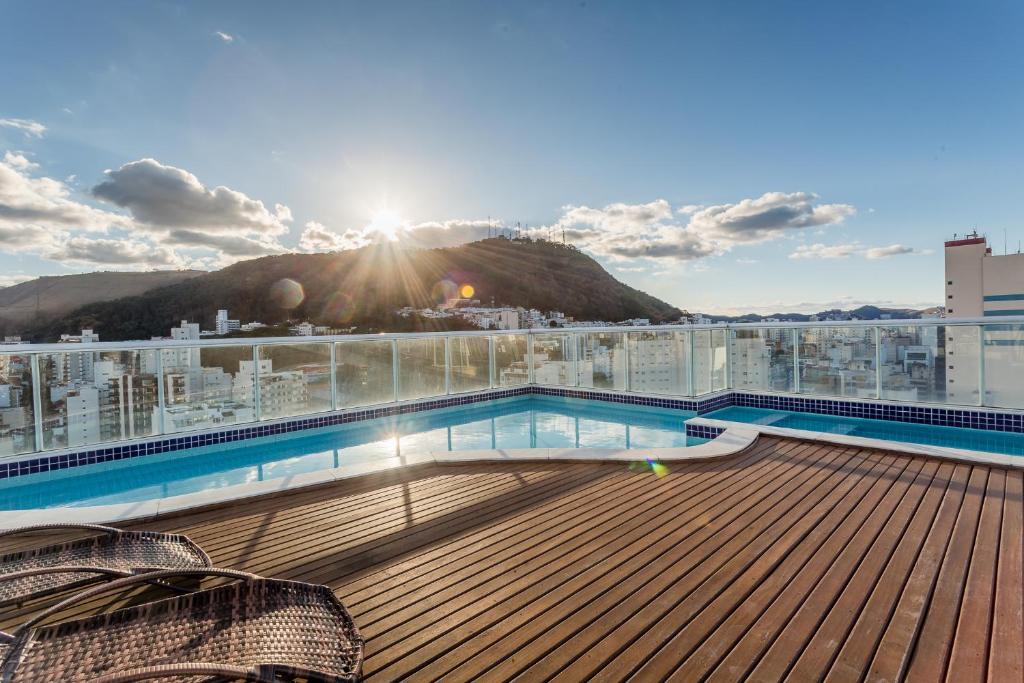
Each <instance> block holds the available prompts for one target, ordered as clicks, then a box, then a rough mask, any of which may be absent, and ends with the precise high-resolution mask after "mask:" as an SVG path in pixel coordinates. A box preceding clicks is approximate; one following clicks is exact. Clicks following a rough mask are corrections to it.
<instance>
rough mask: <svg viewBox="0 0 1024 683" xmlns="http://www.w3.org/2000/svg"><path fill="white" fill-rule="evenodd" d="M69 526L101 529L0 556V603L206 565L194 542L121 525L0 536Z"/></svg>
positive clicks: (89, 526) (26, 529) (42, 527)
mask: <svg viewBox="0 0 1024 683" xmlns="http://www.w3.org/2000/svg"><path fill="white" fill-rule="evenodd" d="M74 529H88V530H92V531H100V532H101V533H100V534H99V535H94V536H89V537H88V538H81V539H76V540H73V541H67V542H64V543H56V544H52V545H46V546H43V547H40V548H33V549H31V550H22V551H20V552H12V553H8V554H6V555H3V556H2V557H0V606H3V605H8V604H11V603H13V602H19V601H22V600H25V599H28V598H36V597H41V596H44V595H48V594H50V593H56V592H59V591H64V590H70V589H74V588H79V587H81V586H84V585H86V584H89V583H93V582H95V581H97V580H100V579H102V578H106V577H110V576H113V577H118V576H127V575H130V574H132V573H135V572H138V571H148V570H151V569H198V568H203V567H209V566H211V562H210V558H209V557H208V556H207V555H206V553H204V552H203V551H202V550H201V549H200V548H199V546H197V545H196V544H195V543H193V542H192V541H191V540H189V539H188V538H187V537H186V536H180V535H177V534H162V533H157V532H152V531H121V530H120V529H115V528H113V527H108V526H99V525H95V524H49V525H40V526H32V527H22V528H20V529H12V530H10V531H4V532H0V537H4V536H11V535H14V534H21V533H29V532H41V531H60V530H74Z"/></svg>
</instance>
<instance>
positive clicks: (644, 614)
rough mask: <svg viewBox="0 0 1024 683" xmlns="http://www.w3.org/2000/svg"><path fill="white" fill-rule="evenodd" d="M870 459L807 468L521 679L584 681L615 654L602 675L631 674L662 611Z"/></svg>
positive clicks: (852, 454) (840, 456)
mask: <svg viewBox="0 0 1024 683" xmlns="http://www.w3.org/2000/svg"><path fill="white" fill-rule="evenodd" d="M869 457H871V456H870V455H866V454H863V453H860V452H857V451H854V450H850V449H847V450H843V451H835V454H834V455H833V459H834V460H835V463H834V466H829V467H821V468H808V470H809V473H810V475H811V476H810V477H809V478H806V479H804V478H800V479H797V480H796V481H794V482H793V485H792V486H790V487H789V488H787V489H785V490H784V491H783V492H782V496H783V497H782V499H781V500H780V501H778V502H773V503H772V504H771V506H770V507H769V508H768V509H767V510H760V511H758V514H757V515H756V517H755V518H754V519H748V520H746V521H745V522H744V523H743V524H742V525H738V526H739V528H730V531H731V532H732V533H733V534H734V535H732V536H731V537H728V538H724V539H723V538H721V537H716V538H714V539H713V540H712V541H711V542H710V543H708V544H707V547H706V549H702V550H705V552H703V553H701V554H698V555H697V556H695V557H692V558H690V559H689V561H688V562H686V564H685V565H682V566H679V565H676V566H675V567H674V568H673V570H671V571H665V572H662V573H661V574H660V575H659V576H658V577H655V578H653V579H652V580H651V581H649V582H647V583H646V584H644V585H643V587H641V588H640V589H639V590H637V591H636V593H635V594H634V596H633V597H632V599H630V600H628V601H626V602H624V603H622V604H620V605H619V606H618V607H617V608H616V609H615V610H613V611H612V613H611V614H612V615H613V616H612V617H611V618H607V617H606V620H605V621H604V622H603V623H600V624H598V626H599V627H600V628H599V629H594V628H591V629H590V633H589V634H588V637H587V638H580V637H578V636H577V637H573V638H572V639H570V640H569V641H567V643H566V644H565V646H563V647H561V648H559V649H558V650H557V651H555V652H552V653H550V654H549V655H547V656H546V657H545V659H544V660H542V661H540V662H538V663H537V664H535V665H534V666H532V667H531V668H530V669H528V670H527V671H526V672H524V674H523V677H524V678H530V677H533V676H537V675H539V674H541V673H543V674H545V675H547V674H557V678H558V679H561V680H584V679H589V678H590V677H591V676H594V675H595V674H596V673H597V672H598V671H599V670H600V669H601V668H602V667H604V666H605V665H606V664H608V663H609V661H608V660H609V659H610V658H611V657H612V656H616V655H617V658H616V659H615V660H614V666H613V669H612V670H611V671H605V672H602V675H603V676H605V677H608V676H614V675H615V673H616V672H617V671H626V672H628V671H630V670H631V669H632V667H633V665H634V664H636V662H635V661H634V659H633V657H640V656H641V655H642V653H641V651H640V650H639V649H635V650H626V647H627V646H628V644H629V643H632V642H633V641H635V640H636V639H637V638H639V637H641V636H643V635H644V632H645V631H646V630H647V629H648V628H650V627H651V626H652V625H653V624H654V623H655V622H656V621H657V619H658V618H660V616H661V611H662V608H663V607H665V606H666V605H667V606H671V605H673V604H674V603H675V602H676V601H677V600H679V599H681V597H683V596H685V595H687V594H689V593H690V592H691V591H693V590H695V589H696V588H697V587H698V586H700V585H701V584H703V583H704V582H705V581H707V580H708V579H709V578H711V577H712V576H715V575H716V573H719V572H720V570H722V568H723V567H726V568H728V567H729V563H730V562H732V563H734V564H739V563H742V562H745V561H746V559H747V558H748V557H750V556H751V555H752V554H753V553H754V552H756V549H757V548H761V547H763V546H765V545H768V544H770V543H772V542H773V541H774V540H775V539H776V538H777V537H778V536H779V535H781V533H782V531H783V530H784V529H783V528H780V525H779V524H777V522H779V520H781V519H784V518H792V519H796V518H799V517H800V516H801V515H802V514H803V513H805V512H807V511H808V510H810V509H811V507H813V505H814V504H816V503H817V502H818V500H820V499H821V498H823V497H825V496H826V495H828V494H829V493H831V491H832V490H833V488H834V487H835V486H836V485H838V484H839V483H840V482H841V481H843V480H845V479H846V478H847V475H848V474H849V473H851V472H853V471H855V470H856V468H857V467H858V466H860V465H861V464H862V463H863V462H865V460H867V459H868V458H869ZM722 536H724V535H722ZM722 540H725V542H724V543H722V542H721V541H722ZM716 543H717V544H718V545H717V546H716V545H715V544H716ZM725 571H728V569H726V570H725ZM637 603H639V604H637ZM616 624H617V625H616ZM597 631H599V632H597ZM584 650H585V651H584Z"/></svg>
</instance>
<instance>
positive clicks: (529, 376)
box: [526, 329, 537, 385]
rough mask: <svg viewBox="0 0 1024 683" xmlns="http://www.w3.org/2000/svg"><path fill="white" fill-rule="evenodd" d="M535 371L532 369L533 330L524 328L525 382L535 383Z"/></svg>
mask: <svg viewBox="0 0 1024 683" xmlns="http://www.w3.org/2000/svg"><path fill="white" fill-rule="evenodd" d="M536 375H537V373H535V372H534V371H533V332H532V331H531V330H530V329H527V330H526V383H527V384H529V385H533V384H536V383H537V377H536Z"/></svg>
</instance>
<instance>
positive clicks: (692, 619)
mask: <svg viewBox="0 0 1024 683" xmlns="http://www.w3.org/2000/svg"><path fill="white" fill-rule="evenodd" d="M908 464H910V463H908V462H906V461H902V460H899V459H897V458H891V459H882V460H879V461H878V462H876V463H875V464H874V466H873V467H871V469H866V468H863V467H862V468H859V470H858V471H857V472H856V474H855V475H854V476H848V477H845V478H844V479H843V480H842V481H841V482H839V485H838V486H837V487H836V488H834V489H833V490H832V491H831V492H830V493H829V495H827V496H826V497H824V498H822V499H821V500H820V501H819V502H818V503H817V504H816V505H814V507H813V508H811V509H810V510H809V511H808V512H806V513H804V514H802V515H800V516H799V519H798V520H796V521H795V522H791V521H790V520H780V522H778V523H777V524H779V525H780V526H788V528H786V529H785V532H784V533H783V534H782V535H781V536H779V537H778V539H777V540H775V541H773V542H771V543H770V544H769V545H766V546H765V547H763V548H757V547H756V546H753V547H752V548H751V549H750V551H751V554H753V553H757V552H760V554H757V555H756V556H755V557H753V558H752V559H747V560H743V561H741V560H740V558H739V557H737V558H734V560H733V561H732V562H731V563H730V564H729V565H726V566H725V567H723V568H722V570H720V571H719V572H717V573H716V574H715V575H714V576H713V577H712V578H711V579H710V580H709V581H706V582H705V583H704V584H702V585H701V586H700V587H699V588H698V589H697V590H695V591H693V592H692V593H690V594H689V595H687V596H686V597H685V599H683V600H682V601H680V602H679V603H678V604H677V605H676V606H675V607H674V608H673V609H672V610H671V611H670V612H668V613H666V614H665V615H664V616H663V617H662V618H661V620H660V621H659V623H658V624H657V626H655V627H654V628H651V629H648V630H647V631H646V632H645V633H644V634H643V636H642V637H641V638H640V639H638V640H637V641H636V642H634V643H633V644H632V645H631V646H630V649H631V650H633V651H635V652H637V653H638V655H637V656H636V657H635V659H639V654H640V653H642V652H644V651H646V653H647V657H648V658H647V660H646V662H644V663H643V664H642V665H641V666H639V667H636V668H635V670H634V671H633V672H632V675H631V676H630V677H631V678H632V679H633V680H651V679H652V678H657V679H659V680H664V679H667V678H669V677H671V676H672V675H673V672H674V671H675V670H676V669H677V668H678V666H679V664H680V662H681V661H682V660H683V659H684V658H687V657H688V656H689V655H690V654H691V653H692V652H693V650H694V649H695V648H696V647H698V646H699V645H700V644H701V643H703V642H704V641H705V640H706V639H707V638H708V636H709V635H710V634H711V632H712V631H714V629H715V627H717V626H718V625H719V624H721V623H722V621H724V620H725V618H726V617H728V615H729V614H731V613H732V611H733V609H735V608H736V607H737V606H738V605H739V604H741V603H746V602H748V597H749V596H750V594H751V593H753V591H754V590H756V589H757V588H758V587H760V586H762V585H768V586H769V590H771V588H770V586H771V585H772V583H773V579H774V580H775V581H778V582H779V583H780V584H782V583H785V582H786V580H787V579H788V574H787V571H786V570H785V569H780V566H785V565H784V564H783V562H784V560H785V559H786V558H788V557H789V556H790V555H791V554H793V553H795V552H797V551H798V550H800V546H801V545H802V544H803V543H804V542H805V541H807V542H808V545H809V546H810V547H807V548H804V549H803V558H807V557H808V556H810V555H812V554H813V549H814V547H816V545H817V543H819V542H821V541H823V540H824V539H825V538H827V537H828V536H829V535H830V534H831V533H832V531H833V530H834V529H835V527H836V526H837V525H838V524H839V523H840V522H842V521H843V520H844V519H845V518H846V515H847V514H848V513H849V511H850V509H851V508H852V507H853V506H854V504H855V502H856V500H858V499H862V498H863V497H865V496H871V495H872V492H874V494H875V496H874V501H875V503H876V504H878V503H879V499H880V498H882V497H883V496H885V495H886V494H887V493H888V492H889V490H890V489H891V487H892V485H893V483H894V482H895V481H899V478H900V477H902V476H903V475H904V473H905V472H906V469H907V466H908ZM915 469H916V468H915ZM915 474H916V472H915ZM858 475H859V476H858ZM908 483H909V482H908ZM726 589H728V590H726ZM680 627H682V628H680ZM651 641H653V642H651ZM620 659H621V658H620ZM622 668H623V669H624V667H622ZM609 669H610V670H609V673H611V672H612V671H614V670H613V669H611V668H609ZM620 670H621V669H620ZM683 675H684V676H689V674H683ZM603 678H604V680H617V679H618V678H620V677H619V676H615V675H611V676H605V677H603Z"/></svg>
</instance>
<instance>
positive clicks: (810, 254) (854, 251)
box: [789, 242, 931, 260]
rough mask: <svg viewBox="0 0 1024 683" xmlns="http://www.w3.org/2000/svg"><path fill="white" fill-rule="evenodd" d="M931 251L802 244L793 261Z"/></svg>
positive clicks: (873, 256)
mask: <svg viewBox="0 0 1024 683" xmlns="http://www.w3.org/2000/svg"><path fill="white" fill-rule="evenodd" d="M928 253H931V252H930V251H929V250H919V249H914V248H913V247H908V246H905V245H902V244H891V245H889V246H887V247H863V246H861V245H860V244H858V243H856V242H854V243H852V244H833V245H825V244H821V243H817V244H801V245H800V246H798V247H797V248H796V251H794V252H793V253H792V254H790V255H789V258H791V259H837V258H848V257H850V256H862V257H864V258H866V259H872V260H875V259H886V258H891V257H893V256H903V255H908V254H914V255H919V254H928Z"/></svg>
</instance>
